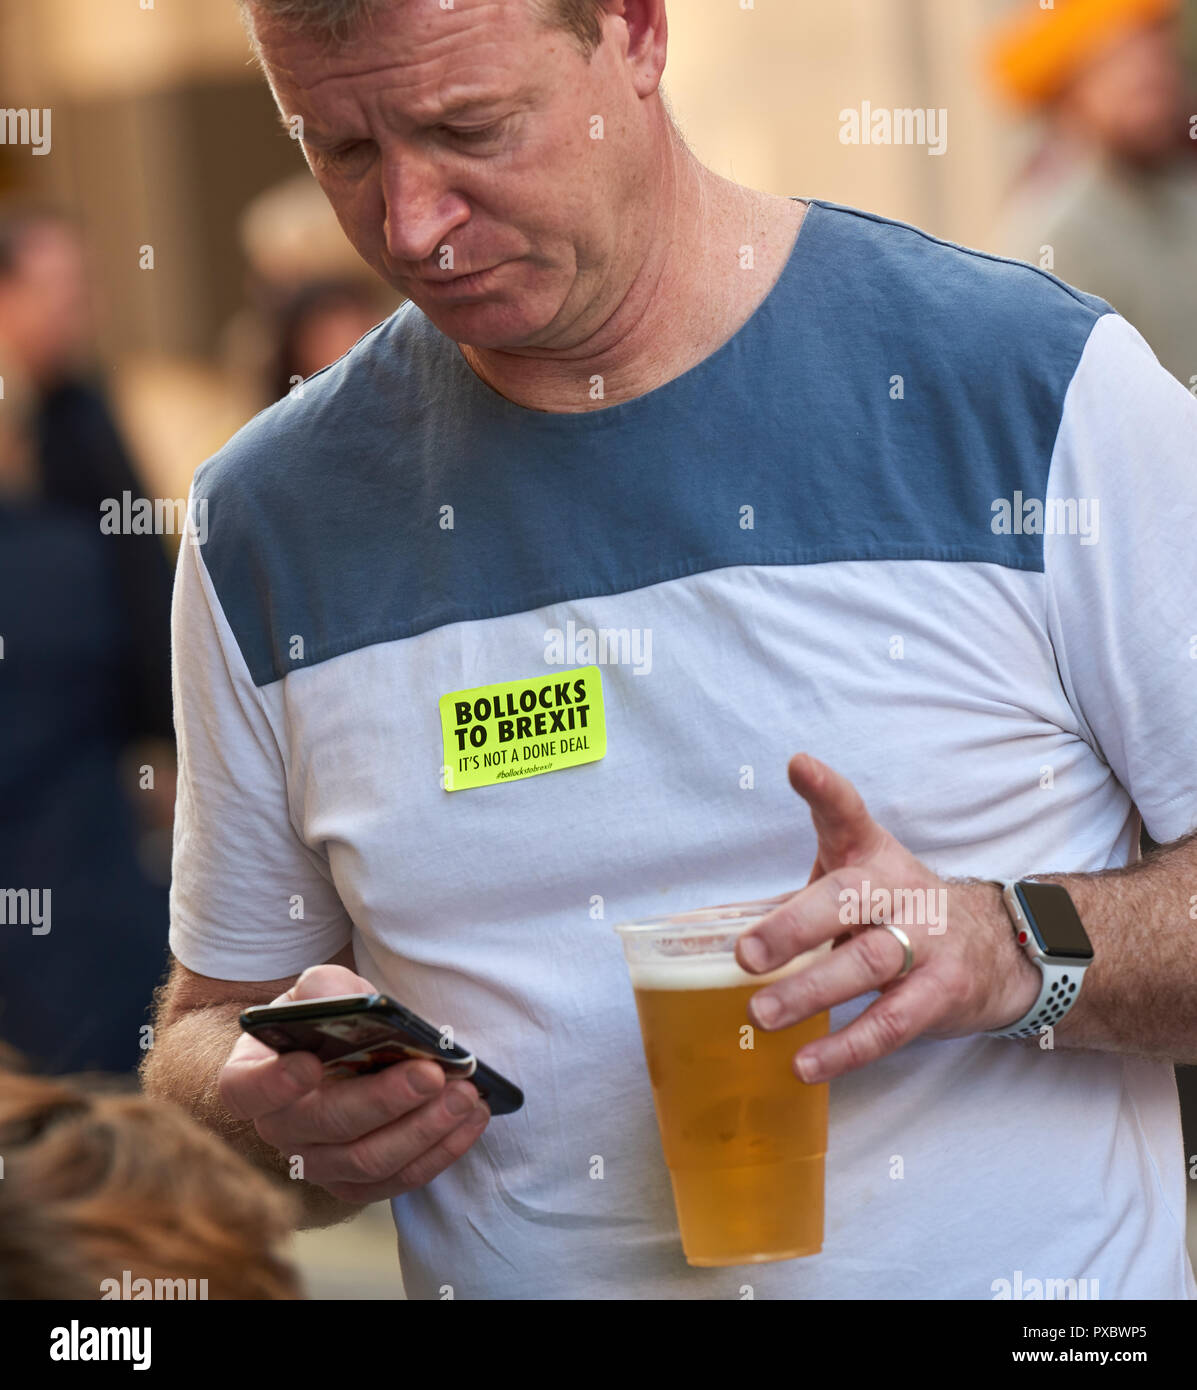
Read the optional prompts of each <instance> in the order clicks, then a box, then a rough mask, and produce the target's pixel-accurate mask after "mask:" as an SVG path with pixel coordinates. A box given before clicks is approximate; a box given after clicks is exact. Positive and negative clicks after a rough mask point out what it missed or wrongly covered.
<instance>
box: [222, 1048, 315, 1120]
mask: <svg viewBox="0 0 1197 1390" xmlns="http://www.w3.org/2000/svg"><path fill="white" fill-rule="evenodd" d="M323 1079H324V1068H323V1067H322V1066H321V1065H320V1062H319V1059H318V1058H316V1057H313V1056H312V1054H311V1053H310V1052H291V1053H288V1054H287V1055H286V1056H285V1057H280V1056H279V1055H278V1053H277V1052H273V1051H271V1049H270V1048H268V1047H267V1046H266V1044H265V1043H262V1042H259V1041H258V1039H257V1038H251V1037H250V1035H249V1034H248V1033H244V1034H242V1036H241V1037H239V1038H238V1039H237V1041H236V1043H235V1044H234V1045H233V1050H232V1052H231V1053H230V1054H229V1060H228V1061H227V1062H226V1063H225V1064H224V1068H223V1069H222V1071H221V1073H220V1078H219V1082H218V1086H219V1090H220V1099H221V1101H222V1103H223V1104H224V1107H225V1109H226V1110H227V1111H228V1112H229V1114H230V1115H233V1116H235V1117H236V1118H237V1119H239V1120H258V1119H261V1118H262V1117H263V1116H265V1115H270V1114H273V1113H274V1112H275V1111H277V1110H284V1109H286V1108H287V1107H288V1106H290V1105H293V1104H294V1103H295V1102H296V1101H297V1100H299V1099H300V1098H301V1097H302V1096H304V1095H305V1094H307V1093H308V1092H310V1091H312V1090H313V1089H314V1088H315V1087H317V1086H319V1085H320V1083H321V1081H322V1080H323Z"/></svg>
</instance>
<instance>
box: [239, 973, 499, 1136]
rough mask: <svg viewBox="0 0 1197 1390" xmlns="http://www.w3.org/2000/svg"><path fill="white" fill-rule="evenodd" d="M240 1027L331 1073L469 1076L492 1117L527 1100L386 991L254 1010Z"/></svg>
mask: <svg viewBox="0 0 1197 1390" xmlns="http://www.w3.org/2000/svg"><path fill="white" fill-rule="evenodd" d="M241 1026H242V1028H243V1029H244V1030H245V1031H246V1032H247V1033H252V1034H253V1036H254V1037H256V1038H258V1039H260V1040H261V1041H262V1042H264V1043H265V1044H266V1046H267V1047H270V1048H273V1049H274V1051H275V1052H279V1053H284V1052H311V1053H313V1054H314V1055H315V1056H316V1057H319V1059H320V1060H321V1061H322V1062H323V1063H324V1069H325V1071H326V1073H327V1074H328V1075H329V1076H335V1077H350V1076H365V1075H368V1074H370V1073H372V1072H376V1071H382V1070H383V1069H384V1068H385V1067H389V1066H392V1065H393V1064H394V1063H396V1062H405V1061H410V1060H414V1059H423V1060H426V1061H431V1062H436V1063H437V1065H438V1066H440V1067H442V1068H443V1069H444V1071H445V1072H446V1074H447V1075H449V1076H459V1077H463V1078H466V1079H468V1080H469V1081H470V1082H471V1083H472V1084H473V1085H474V1087H475V1088H476V1089H477V1091H478V1094H479V1095H480V1096H481V1097H482V1099H483V1100H485V1101H486V1103H487V1105H488V1106H489V1107H490V1111H491V1114H492V1115H509V1114H511V1113H512V1112H513V1111H515V1110H518V1109H519V1108H520V1107H521V1106H522V1105H523V1103H524V1096H523V1092H522V1091H521V1090H520V1089H519V1087H518V1086H515V1085H514V1084H513V1083H512V1082H510V1081H508V1080H507V1078H506V1077H504V1076H501V1075H500V1074H499V1073H498V1072H496V1071H493V1070H492V1069H491V1068H490V1067H488V1066H486V1065H485V1064H484V1063H482V1062H479V1061H478V1060H477V1058H476V1057H474V1055H473V1054H472V1053H470V1052H468V1051H466V1049H465V1048H463V1047H460V1046H458V1045H457V1044H455V1043H450V1042H448V1040H447V1038H446V1037H445V1035H444V1034H443V1033H442V1032H441V1031H440V1030H439V1029H437V1028H434V1027H433V1025H432V1024H430V1023H428V1022H427V1021H426V1020H425V1019H422V1018H421V1017H420V1016H419V1014H415V1013H413V1012H412V1011H411V1010H410V1009H407V1008H404V1006H403V1005H402V1004H399V1003H397V1002H396V1001H395V1000H393V999H391V998H390V997H389V996H387V995H385V994H351V995H336V996H333V997H330V998H326V999H304V1000H297V1001H295V1002H293V1003H290V1004H261V1005H256V1006H254V1007H253V1008H250V1009H246V1010H245V1012H244V1013H243V1014H242V1015H241Z"/></svg>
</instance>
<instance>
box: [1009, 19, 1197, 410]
mask: <svg viewBox="0 0 1197 1390" xmlns="http://www.w3.org/2000/svg"><path fill="white" fill-rule="evenodd" d="M993 62H994V68H995V75H996V77H997V81H998V85H999V87H1000V89H1001V91H1002V93H1003V94H1004V95H1005V96H1006V97H1007V98H1008V99H1010V100H1011V101H1012V102H1013V103H1015V104H1016V105H1017V106H1018V107H1020V108H1021V109H1022V110H1023V111H1025V112H1027V113H1029V114H1034V115H1037V116H1039V117H1041V119H1042V123H1043V138H1042V142H1041V144H1040V147H1039V149H1038V150H1037V151H1036V153H1035V155H1034V157H1033V159H1032V161H1031V163H1030V165H1029V167H1028V168H1027V170H1026V171H1025V172H1024V174H1023V176H1022V177H1021V179H1020V180H1019V182H1018V185H1017V186H1016V188H1015V190H1014V192H1013V195H1012V197H1011V199H1010V203H1009V207H1008V208H1007V211H1006V214H1005V217H1004V223H1003V226H1002V227H1001V229H1000V230H999V232H998V236H997V238H996V241H997V246H998V248H999V249H1000V250H1002V251H1003V252H1005V253H1006V254H1008V255H1012V256H1018V257H1021V258H1025V259H1026V260H1029V261H1032V262H1034V263H1035V264H1046V265H1048V266H1049V267H1050V268H1052V269H1054V270H1055V272H1056V273H1057V274H1058V275H1060V276H1062V277H1063V278H1064V279H1065V280H1067V281H1068V282H1069V283H1070V284H1073V285H1076V286H1078V287H1079V288H1081V289H1084V290H1088V291H1090V292H1091V293H1093V294H1099V295H1101V296H1102V297H1103V298H1105V299H1106V300H1108V301H1109V302H1110V303H1111V304H1112V305H1113V306H1114V308H1115V309H1117V310H1118V312H1119V313H1120V314H1122V315H1123V316H1124V317H1126V318H1128V319H1129V320H1130V321H1131V322H1132V323H1133V324H1134V325H1135V327H1136V328H1138V329H1139V331H1140V332H1141V333H1142V334H1143V335H1144V337H1146V339H1147V341H1148V342H1149V343H1150V344H1151V346H1152V349H1153V350H1154V351H1155V352H1156V354H1157V355H1158V356H1159V359H1160V361H1161V362H1163V364H1164V365H1165V366H1166V367H1167V368H1168V370H1169V371H1171V372H1172V373H1173V375H1175V376H1176V377H1178V378H1179V379H1180V381H1181V382H1182V383H1183V384H1184V385H1186V386H1197V330H1195V329H1194V321H1195V320H1197V127H1194V126H1193V124H1192V115H1191V113H1192V111H1193V109H1194V107H1193V97H1194V93H1193V91H1192V90H1191V82H1190V81H1189V78H1188V74H1187V73H1186V71H1185V67H1184V63H1183V61H1182V44H1181V37H1180V4H1179V0H1061V3H1060V4H1059V5H1058V6H1053V7H1051V8H1048V9H1044V8H1042V7H1040V6H1036V5H1034V4H1032V3H1027V4H1026V5H1025V6H1023V7H1021V8H1020V9H1019V10H1018V11H1016V13H1015V15H1014V16H1013V18H1012V19H1011V20H1010V21H1008V22H1007V23H1006V24H1004V25H1003V26H1002V28H1001V30H1000V31H999V32H998V34H997V35H996V36H995V40H994V45H993ZM1049 247H1050V254H1051V259H1050V261H1049V260H1047V259H1045V258H1046V255H1047V253H1046V251H1045V248H1049Z"/></svg>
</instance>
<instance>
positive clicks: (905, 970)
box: [876, 922, 914, 980]
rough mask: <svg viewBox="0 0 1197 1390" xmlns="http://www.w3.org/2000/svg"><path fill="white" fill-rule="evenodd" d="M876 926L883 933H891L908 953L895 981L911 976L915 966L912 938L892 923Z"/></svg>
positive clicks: (881, 923)
mask: <svg viewBox="0 0 1197 1390" xmlns="http://www.w3.org/2000/svg"><path fill="white" fill-rule="evenodd" d="M876 925H877V926H879V927H880V928H881V929H882V930H883V931H887V932H889V934H890V935H891V936H892V937H893V938H894V940H895V941H896V942H898V944H899V945H900V946H901V947H902V950H903V951H905V953H906V956H905V959H904V960H903V961H902V968H901V970H899V971H898V973H897V974H896V975H895V976H894V979H895V980H900V979H902V977H903V976H904V975H909V974H910V967H911V966H912V965H913V964H914V947H913V946H912V945H911V944H910V937H908V936H907V935H906V933H905V932H904V931H903V930H902V928H901V927H895V926H894V924H893V923H892V922H878V923H876Z"/></svg>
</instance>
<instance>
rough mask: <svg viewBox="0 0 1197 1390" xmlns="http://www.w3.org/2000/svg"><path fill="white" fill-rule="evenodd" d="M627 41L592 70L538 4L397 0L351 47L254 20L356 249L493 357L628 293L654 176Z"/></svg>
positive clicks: (574, 337) (547, 337) (609, 47)
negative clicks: (642, 209) (640, 211)
mask: <svg viewBox="0 0 1197 1390" xmlns="http://www.w3.org/2000/svg"><path fill="white" fill-rule="evenodd" d="M626 32H627V31H626V28H625V27H624V26H623V25H622V24H620V23H618V22H617V21H613V20H610V19H609V20H608V21H607V26H606V39H605V41H604V43H603V44H601V45H600V47H599V48H598V50H597V51H596V53H595V54H594V55H593V57H592V58H591V60H590V62H589V63H587V61H586V59H585V58H584V57H583V55H582V53H581V52H580V51H579V49H578V48H577V47H576V45H575V43H574V41H573V40H572V38H571V37H570V36H569V35H568V34H567V33H565V32H564V31H562V30H559V29H551V28H545V27H543V26H541V25H540V24H539V23H538V22H537V21H536V19H535V18H534V17H533V15H532V13H531V11H530V9H529V7H528V5H527V4H526V3H525V0H456V3H455V4H454V6H453V7H452V8H451V9H442V8H441V7H440V5H439V4H438V3H437V0H394V3H393V4H392V5H391V6H390V7H389V8H387V9H385V10H383V11H382V12H381V13H380V14H379V15H378V16H377V18H376V19H375V22H374V25H373V28H372V29H371V28H369V27H367V28H366V29H364V30H363V31H362V32H361V33H360V34H358V35H355V36H354V39H353V41H352V42H351V43H350V44H349V45H348V46H347V47H345V48H342V49H339V50H338V49H333V48H326V47H325V46H324V45H322V44H321V42H320V40H319V39H318V38H314V37H312V36H308V35H302V34H295V33H289V32H287V31H286V30H285V29H283V28H281V27H279V26H278V25H277V24H272V23H271V22H270V21H269V20H268V19H259V20H258V23H257V26H256V33H257V37H258V41H259V43H260V45H261V49H262V57H263V62H264V65H265V67H266V70H267V75H268V77H269V79H270V82H271V86H272V88H273V90H274V93H275V97H276V99H277V101H278V104H279V108H280V111H281V112H282V113H283V116H284V117H285V118H287V117H294V116H300V117H302V120H303V140H304V148H305V151H306V154H307V157H308V162H309V164H310V165H311V168H312V172H313V173H314V175H315V176H316V178H317V179H318V180H319V182H320V185H321V187H322V188H323V189H324V192H325V194H326V195H327V197H328V199H329V201H330V203H331V204H332V207H333V209H334V211H335V212H336V214H337V218H338V220H339V221H340V223H341V226H342V228H343V229H344V231H345V233H346V235H347V236H348V237H349V239H350V241H352V243H353V245H354V246H355V247H356V249H357V251H358V253H359V254H360V255H361V257H362V258H363V259H364V260H365V261H366V262H367V263H368V264H369V265H370V266H372V267H373V268H374V270H375V271H377V272H378V274H379V275H381V276H382V278H383V279H384V280H386V281H387V283H388V284H390V285H392V286H393V287H394V288H395V289H397V290H398V291H400V292H401V293H402V294H405V295H407V296H408V297H409V298H410V299H412V300H414V301H415V303H416V304H417V305H418V306H419V307H420V308H421V309H422V310H423V311H424V312H425V313H426V314H427V315H428V317H429V318H430V319H432V321H433V322H434V323H435V324H436V325H437V327H438V328H440V329H441V331H442V332H444V333H446V334H447V335H448V336H450V337H451V338H453V339H454V340H456V341H457V342H461V343H467V344H471V345H473V346H475V347H484V348H485V347H491V348H505V347H525V346H533V347H542V348H561V347H567V346H569V345H570V344H571V343H573V342H577V341H581V340H582V339H583V338H584V337H585V336H587V335H588V334H589V333H590V332H593V331H594V330H595V329H596V328H597V327H598V326H599V325H600V324H601V323H602V322H603V320H604V318H605V317H606V316H607V314H609V313H610V312H611V309H612V308H613V307H614V306H613V303H611V300H612V297H613V296H614V297H615V302H617V301H618V297H619V295H621V294H622V293H623V291H624V290H626V287H627V285H626V283H621V279H626V280H630V278H631V274H632V273H633V272H632V271H631V270H629V269H628V268H627V267H628V265H629V262H630V259H631V258H632V256H633V255H634V251H635V246H636V239H637V228H636V224H635V217H634V207H635V204H636V202H637V200H638V199H639V198H640V197H642V196H643V195H642V193H641V189H642V187H643V186H644V185H645V183H646V180H647V172H646V169H645V154H644V142H643V139H642V135H643V130H644V116H643V112H642V110H641V105H642V104H641V102H640V99H639V97H638V96H637V94H636V92H635V90H634V88H633V86H632V84H631V81H630V79H629V75H628V67H627V65H626V62H625V54H626V41H625V40H626ZM595 117H601V120H602V136H603V138H602V139H595V138H592V131H594V130H596V129H597V126H596V125H595V124H594V118H595ZM445 248H449V250H446V249H445ZM450 253H451V259H450ZM462 277H465V278H462Z"/></svg>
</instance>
